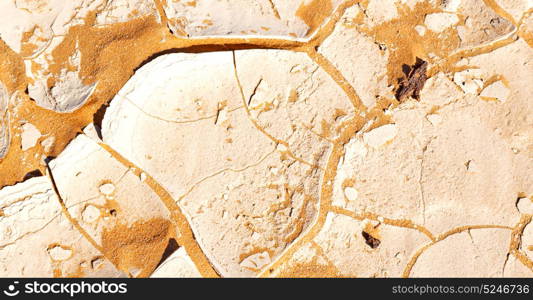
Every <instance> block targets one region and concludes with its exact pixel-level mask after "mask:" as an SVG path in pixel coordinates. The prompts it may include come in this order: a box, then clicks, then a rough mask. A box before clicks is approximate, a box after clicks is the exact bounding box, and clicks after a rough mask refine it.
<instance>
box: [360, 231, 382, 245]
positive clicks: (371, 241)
mask: <svg viewBox="0 0 533 300" xmlns="http://www.w3.org/2000/svg"><path fill="white" fill-rule="evenodd" d="M362 234H363V237H364V238H365V241H366V244H367V245H368V246H370V248H372V249H376V248H377V247H379V244H381V241H380V240H378V239H376V238H375V237H373V236H371V235H370V234H369V233H368V232H366V231H363V232H362Z"/></svg>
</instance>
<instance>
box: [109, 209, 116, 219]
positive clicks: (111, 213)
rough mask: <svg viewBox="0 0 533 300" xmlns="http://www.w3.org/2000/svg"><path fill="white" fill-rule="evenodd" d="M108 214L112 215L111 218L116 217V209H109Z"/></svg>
mask: <svg viewBox="0 0 533 300" xmlns="http://www.w3.org/2000/svg"><path fill="white" fill-rule="evenodd" d="M109 214H110V215H112V216H113V217H116V216H117V210H116V209H111V210H110V211H109Z"/></svg>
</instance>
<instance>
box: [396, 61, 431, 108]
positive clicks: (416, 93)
mask: <svg viewBox="0 0 533 300" xmlns="http://www.w3.org/2000/svg"><path fill="white" fill-rule="evenodd" d="M427 66H428V63H427V61H424V60H422V59H420V58H418V57H417V58H416V63H415V64H414V65H413V66H412V67H410V72H409V74H408V75H407V78H405V79H403V80H402V81H401V82H400V88H399V89H398V91H397V93H396V99H398V101H400V102H402V101H403V100H404V99H405V98H406V97H413V98H415V99H416V100H419V99H420V91H421V90H422V88H423V87H424V83H426V80H427V79H428V77H427V74H426V71H427Z"/></svg>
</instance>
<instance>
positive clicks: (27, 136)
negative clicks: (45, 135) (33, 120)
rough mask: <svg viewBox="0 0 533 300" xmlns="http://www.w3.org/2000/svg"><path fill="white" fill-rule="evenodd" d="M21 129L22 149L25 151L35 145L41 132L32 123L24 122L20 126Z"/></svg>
mask: <svg viewBox="0 0 533 300" xmlns="http://www.w3.org/2000/svg"><path fill="white" fill-rule="evenodd" d="M21 130H22V134H21V138H22V142H21V149H22V151H26V150H28V149H30V148H32V147H35V145H37V141H38V140H39V138H40V137H41V132H40V131H39V129H37V127H35V126H34V125H33V124H30V123H25V124H23V125H22V126H21Z"/></svg>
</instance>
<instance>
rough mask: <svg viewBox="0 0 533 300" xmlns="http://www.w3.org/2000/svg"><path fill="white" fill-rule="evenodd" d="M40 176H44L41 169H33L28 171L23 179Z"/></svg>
mask: <svg viewBox="0 0 533 300" xmlns="http://www.w3.org/2000/svg"><path fill="white" fill-rule="evenodd" d="M39 176H43V173H41V171H40V170H33V171H31V172H28V173H26V175H24V178H23V179H22V180H23V181H24V180H28V179H30V178H33V177H39Z"/></svg>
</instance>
